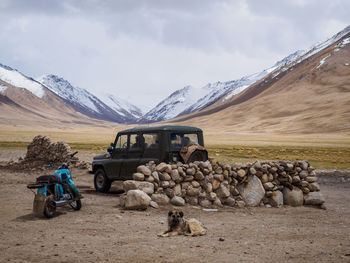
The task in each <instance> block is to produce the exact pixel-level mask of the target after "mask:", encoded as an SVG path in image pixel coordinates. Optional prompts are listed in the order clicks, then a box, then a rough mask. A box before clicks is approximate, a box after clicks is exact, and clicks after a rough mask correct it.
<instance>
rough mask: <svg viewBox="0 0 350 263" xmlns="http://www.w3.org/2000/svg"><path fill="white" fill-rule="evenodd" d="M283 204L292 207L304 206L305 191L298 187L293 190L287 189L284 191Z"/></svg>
mask: <svg viewBox="0 0 350 263" xmlns="http://www.w3.org/2000/svg"><path fill="white" fill-rule="evenodd" d="M283 203H284V204H285V205H291V206H302V205H303V203H304V196H303V191H301V190H300V189H299V188H296V187H294V188H293V190H290V189H289V188H288V187H285V188H284V189H283Z"/></svg>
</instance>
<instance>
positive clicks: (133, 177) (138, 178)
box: [132, 173, 145, 181]
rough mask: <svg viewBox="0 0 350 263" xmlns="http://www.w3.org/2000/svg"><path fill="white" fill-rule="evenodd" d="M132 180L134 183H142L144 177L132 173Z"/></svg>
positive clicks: (141, 174)
mask: <svg viewBox="0 0 350 263" xmlns="http://www.w3.org/2000/svg"><path fill="white" fill-rule="evenodd" d="M132 179H134V180H135V181H143V180H145V175H144V174H143V173H133V175H132Z"/></svg>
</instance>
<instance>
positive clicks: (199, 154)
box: [187, 150, 208, 163]
mask: <svg viewBox="0 0 350 263" xmlns="http://www.w3.org/2000/svg"><path fill="white" fill-rule="evenodd" d="M206 160H208V153H207V152H206V151H200V150H195V151H194V152H193V153H192V154H191V156H190V158H188V160H187V163H193V162H195V161H200V162H205V161H206Z"/></svg>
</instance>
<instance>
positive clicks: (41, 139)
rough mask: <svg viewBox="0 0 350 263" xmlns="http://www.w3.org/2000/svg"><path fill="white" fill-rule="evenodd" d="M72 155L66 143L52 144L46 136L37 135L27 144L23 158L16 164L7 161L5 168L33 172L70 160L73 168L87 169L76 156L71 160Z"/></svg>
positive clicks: (86, 164) (86, 165) (85, 163)
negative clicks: (30, 170)
mask: <svg viewBox="0 0 350 263" xmlns="http://www.w3.org/2000/svg"><path fill="white" fill-rule="evenodd" d="M72 153H73V152H72V149H71V147H70V146H69V144H68V143H66V142H63V141H60V142H54V141H52V140H51V139H50V138H49V137H47V136H41V135H38V136H36V137H34V139H33V141H32V142H30V143H29V144H28V147H27V153H26V155H25V157H24V158H19V159H18V162H14V161H9V162H8V163H7V164H6V168H10V169H34V170H35V169H42V168H44V165H45V164H61V163H65V162H67V161H68V160H70V163H71V164H73V165H74V167H77V168H81V169H88V167H89V164H88V163H87V162H84V161H79V158H78V157H76V156H74V157H73V158H71V157H70V155H71V154H72Z"/></svg>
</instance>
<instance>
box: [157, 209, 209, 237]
mask: <svg viewBox="0 0 350 263" xmlns="http://www.w3.org/2000/svg"><path fill="white" fill-rule="evenodd" d="M183 216H184V213H183V212H182V211H179V210H171V211H169V213H168V230H167V231H165V232H163V233H161V234H159V236H161V237H171V236H177V235H186V236H202V235H205V234H206V232H207V231H206V229H205V228H204V227H203V225H202V223H201V222H199V221H198V220H197V219H194V218H191V219H189V220H185V219H184V217H183Z"/></svg>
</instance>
